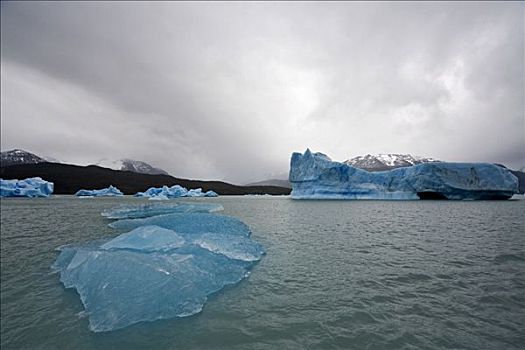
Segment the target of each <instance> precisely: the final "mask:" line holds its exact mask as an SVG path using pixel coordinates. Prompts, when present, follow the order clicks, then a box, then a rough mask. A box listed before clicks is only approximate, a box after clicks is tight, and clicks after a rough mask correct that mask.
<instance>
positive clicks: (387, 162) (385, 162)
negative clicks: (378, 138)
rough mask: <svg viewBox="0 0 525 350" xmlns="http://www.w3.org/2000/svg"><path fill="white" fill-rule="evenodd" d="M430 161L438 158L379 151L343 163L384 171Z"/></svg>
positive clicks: (364, 168)
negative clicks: (378, 152) (375, 153)
mask: <svg viewBox="0 0 525 350" xmlns="http://www.w3.org/2000/svg"><path fill="white" fill-rule="evenodd" d="M430 162H438V160H436V159H434V158H424V157H418V156H413V155H410V154H396V153H388V154H382V153H380V154H378V155H371V154H367V155H365V156H358V157H354V158H351V159H348V160H345V161H344V162H343V163H345V164H348V165H351V166H353V167H355V168H359V169H363V170H367V171H384V170H392V169H395V168H402V167H407V166H412V165H416V164H421V163H430Z"/></svg>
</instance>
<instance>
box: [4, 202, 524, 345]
mask: <svg viewBox="0 0 525 350" xmlns="http://www.w3.org/2000/svg"><path fill="white" fill-rule="evenodd" d="M184 200H185V201H197V202H200V201H204V202H212V203H221V204H222V205H223V206H224V208H225V211H224V213H225V214H228V215H233V216H235V217H238V218H239V219H241V220H243V221H244V222H246V223H247V224H248V225H249V226H250V227H251V228H252V231H253V238H254V239H255V240H257V241H258V242H260V243H262V244H263V245H264V247H265V248H266V250H267V255H266V256H265V257H263V259H262V261H261V262H260V263H259V264H258V265H257V266H256V267H255V268H254V269H253V271H252V274H251V276H250V277H249V278H248V279H246V280H244V281H242V282H241V283H240V284H238V285H236V286H233V287H229V288H226V289H225V290H223V291H222V292H220V293H218V294H216V295H214V296H213V297H211V298H210V300H208V302H207V304H206V305H205V307H204V310H203V311H202V312H201V313H200V314H198V315H195V316H192V317H187V318H182V319H173V320H163V321H156V322H151V323H139V324H137V325H134V326H131V327H128V328H126V329H123V330H119V331H114V332H108V333H92V332H90V331H89V330H88V327H87V326H88V320H87V318H86V317H85V315H84V314H83V312H82V311H83V307H82V304H81V302H80V300H79V298H78V295H77V294H76V292H75V291H73V290H65V289H64V288H63V286H62V285H61V284H60V283H59V281H58V275H56V274H52V273H51V270H50V268H49V267H50V265H51V264H52V263H53V261H54V260H55V258H56V256H57V252H55V251H54V249H55V248H56V247H58V246H60V245H63V244H68V243H78V242H83V241H89V240H93V239H97V238H104V237H113V236H116V235H117V234H118V233H119V232H118V231H116V230H113V229H111V228H109V227H107V224H108V223H109V222H110V221H109V220H107V219H105V218H103V217H102V216H100V212H101V211H103V210H104V209H108V208H110V207H112V206H115V205H119V204H124V203H127V204H131V203H144V202H146V201H145V200H141V199H135V198H130V197H125V198H96V199H79V198H75V197H72V196H55V197H53V198H49V199H2V200H1V347H2V349H12V348H43V349H58V348H60V349H105V348H108V349H109V348H111V349H133V348H155V349H284V348H286V349H523V348H525V336H524V331H523V330H524V329H525V293H524V290H525V216H524V215H525V201H523V200H519V201H512V200H511V201H501V202H490V201H487V202H485V201H480V202H449V201H401V202H398V201H392V202H388V201H293V200H290V199H288V198H283V197H219V198H205V199H201V198H199V199H184Z"/></svg>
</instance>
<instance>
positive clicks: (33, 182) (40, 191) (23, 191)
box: [0, 177, 54, 197]
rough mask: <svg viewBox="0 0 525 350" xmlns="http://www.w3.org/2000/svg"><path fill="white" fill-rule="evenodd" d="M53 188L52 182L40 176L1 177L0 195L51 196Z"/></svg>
mask: <svg viewBox="0 0 525 350" xmlns="http://www.w3.org/2000/svg"><path fill="white" fill-rule="evenodd" d="M53 188H54V184H53V183H52V182H49V181H45V180H42V178H40V177H31V178H28V179H24V180H3V179H0V197H49V195H50V194H51V193H53Z"/></svg>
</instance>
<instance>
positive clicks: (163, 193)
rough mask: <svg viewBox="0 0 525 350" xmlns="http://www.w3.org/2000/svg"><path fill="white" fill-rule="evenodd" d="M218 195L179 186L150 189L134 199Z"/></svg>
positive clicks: (136, 195) (138, 194)
mask: <svg viewBox="0 0 525 350" xmlns="http://www.w3.org/2000/svg"><path fill="white" fill-rule="evenodd" d="M217 196H218V194H217V193H216V192H214V191H211V190H210V191H207V192H202V188H196V189H190V190H188V189H187V188H185V187H182V186H179V185H173V186H171V187H168V186H162V187H151V188H149V189H148V190H146V191H145V192H137V193H136V194H135V197H147V198H149V199H170V198H179V197H217Z"/></svg>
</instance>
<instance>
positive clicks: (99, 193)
mask: <svg viewBox="0 0 525 350" xmlns="http://www.w3.org/2000/svg"><path fill="white" fill-rule="evenodd" d="M123 195H124V194H123V193H122V191H120V190H119V189H118V188H116V187H114V186H112V185H110V186H109V187H108V188H103V189H100V190H79V191H78V192H77V193H75V196H78V197H115V196H123Z"/></svg>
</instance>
